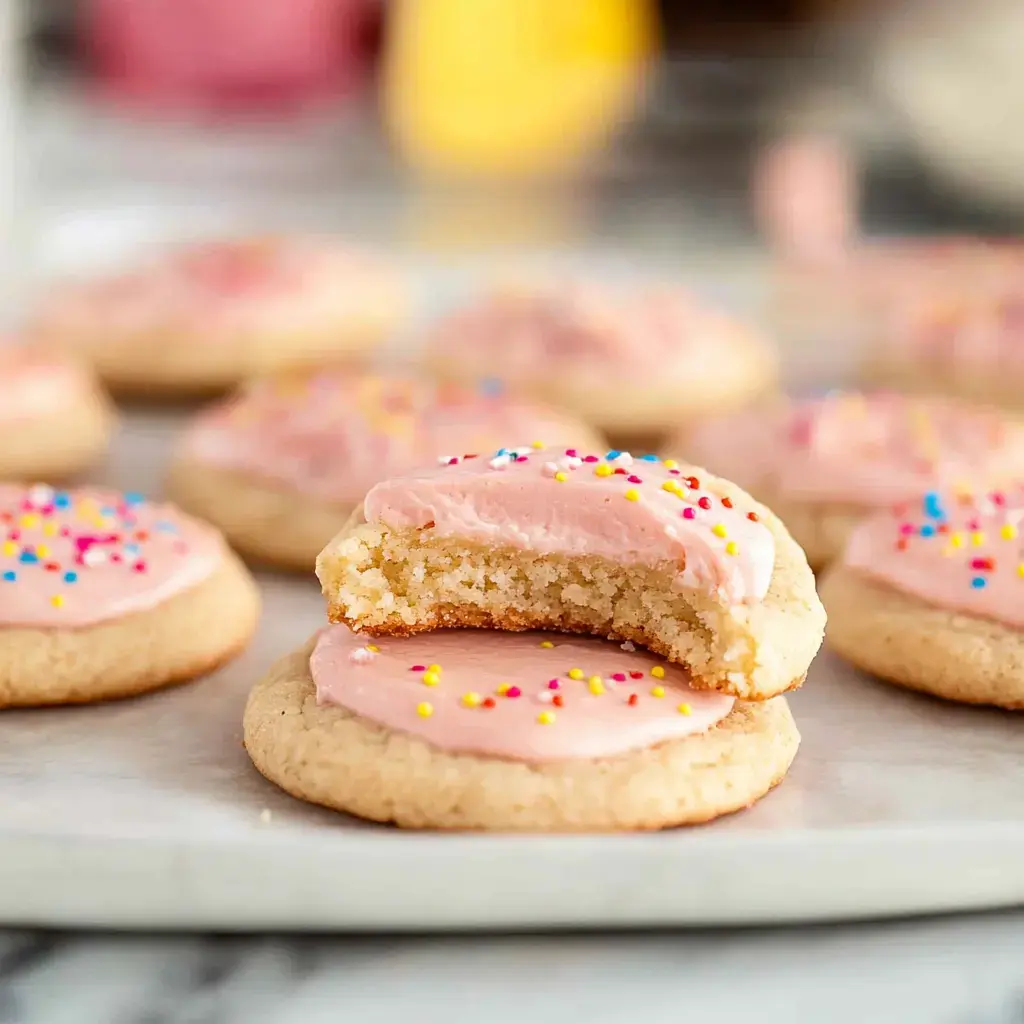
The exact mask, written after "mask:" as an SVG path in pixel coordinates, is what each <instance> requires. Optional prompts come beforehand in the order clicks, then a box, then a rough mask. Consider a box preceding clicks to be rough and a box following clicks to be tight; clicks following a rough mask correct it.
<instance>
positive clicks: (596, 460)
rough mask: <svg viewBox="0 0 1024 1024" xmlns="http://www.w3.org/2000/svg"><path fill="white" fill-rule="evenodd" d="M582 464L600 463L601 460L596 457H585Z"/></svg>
mask: <svg viewBox="0 0 1024 1024" xmlns="http://www.w3.org/2000/svg"><path fill="white" fill-rule="evenodd" d="M583 461H584V462H600V461H601V460H600V459H599V458H598V457H597V456H596V455H586V456H584V458H583Z"/></svg>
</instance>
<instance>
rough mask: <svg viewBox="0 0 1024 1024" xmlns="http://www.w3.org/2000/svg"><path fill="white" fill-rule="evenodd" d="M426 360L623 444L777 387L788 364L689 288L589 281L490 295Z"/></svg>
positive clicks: (433, 342) (433, 344) (453, 321)
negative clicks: (564, 413) (554, 410)
mask: <svg viewBox="0 0 1024 1024" xmlns="http://www.w3.org/2000/svg"><path fill="white" fill-rule="evenodd" d="M427 358H428V360H429V362H430V365H431V366H432V368H433V369H434V370H436V371H437V372H438V373H439V374H441V375H442V376H444V377H447V378H451V379H456V380H469V381H474V380H479V379H481V378H498V379H500V380H502V381H503V382H505V383H506V384H507V385H508V386H509V387H511V388H512V389H513V390H517V391H523V392H524V393H526V394H530V395H533V396H535V397H536V398H539V399H541V400H543V401H545V402H548V403H551V404H552V405H557V406H561V407H562V408H565V409H567V410H569V411H571V412H573V413H575V414H576V415H578V416H580V417H582V418H583V419H584V420H586V421H587V422H588V423H592V424H593V425H594V426H595V427H596V428H597V429H598V430H600V431H601V432H602V433H604V434H606V435H607V436H608V437H610V438H612V440H613V441H614V442H615V443H616V444H619V445H621V446H627V445H630V444H634V442H635V441H636V439H637V438H642V439H643V440H644V443H645V445H649V446H651V447H657V442H658V440H660V439H661V438H663V437H664V436H665V434H666V433H667V432H669V431H670V430H672V429H673V428H675V427H677V426H678V425H679V424H680V423H685V422H690V421H692V420H695V419H697V418H699V417H701V416H703V415H706V414H708V413H710V412H718V411H722V410H726V409H732V408H736V407H739V406H742V405H745V404H746V403H748V402H749V401H751V400H752V399H753V398H755V397H757V396H759V395H762V394H763V393H764V392H766V391H769V390H771V389H772V388H773V387H774V385H775V380H776V369H777V368H776V357H775V354H774V351H773V350H772V348H771V347H770V346H769V345H768V344H767V342H766V341H765V340H764V339H762V338H760V337H759V336H757V335H756V334H755V333H754V331H752V330H751V329H750V328H748V327H746V326H744V325H743V324H741V323H739V322H738V321H734V320H733V319H731V318H730V317H728V316H726V315H725V314H722V313H720V312H717V311H714V310H712V309H709V308H707V307H705V306H703V305H702V304H701V303H699V302H698V301H697V300H696V299H695V298H693V297H692V296H690V295H689V294H687V293H686V292H683V291H680V290H678V289H668V288H662V289H658V290H640V289H629V288H625V287H622V288H618V289H614V288H610V287H606V288H598V287H597V286H589V287H588V286H579V285H577V286H565V287H562V288H559V289H556V288H548V289H541V288H537V289H533V290H520V291H510V292H507V293H501V294H494V295H491V296H487V297H485V298H483V299H481V300H479V301H477V302H475V303H473V304H472V305H470V306H469V307H467V308H465V309H463V310H461V311H458V312H456V313H455V314H453V315H451V316H449V317H447V318H446V319H445V320H443V321H442V322H441V323H440V324H439V325H438V326H437V328H436V330H435V332H434V333H433V335H432V336H431V337H430V338H429V339H428V342H427ZM634 450H640V448H638V447H636V446H635V444H634Z"/></svg>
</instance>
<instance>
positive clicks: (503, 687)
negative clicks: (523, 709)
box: [498, 683, 512, 697]
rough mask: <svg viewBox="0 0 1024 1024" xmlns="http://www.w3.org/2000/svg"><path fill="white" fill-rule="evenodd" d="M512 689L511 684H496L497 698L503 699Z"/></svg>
mask: <svg viewBox="0 0 1024 1024" xmlns="http://www.w3.org/2000/svg"><path fill="white" fill-rule="evenodd" d="M511 689H512V684H511V683H498V696H499V697H504V696H505V694H506V693H508V691H509V690H511Z"/></svg>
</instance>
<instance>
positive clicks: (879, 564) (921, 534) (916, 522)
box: [843, 483, 1024, 628]
mask: <svg viewBox="0 0 1024 1024" xmlns="http://www.w3.org/2000/svg"><path fill="white" fill-rule="evenodd" d="M843 560H844V563H845V564H846V565H848V566H850V567H851V568H852V569H856V570H857V571H858V572H861V573H864V574H865V575H867V576H870V577H871V578H872V579H875V580H879V581H880V582H882V583H886V584H888V585H889V586H891V587H893V588H895V589H897V590H900V591H903V592H904V593H907V594H911V595H913V596H914V597H917V598H919V599H920V600H922V601H925V602H926V603H928V604H931V605H936V606H938V607H941V608H948V609H950V610H951V611H957V612H966V613H967V614H969V615H977V616H979V617H982V618H986V619H994V620H995V621H997V622H1002V623H1004V624H1006V625H1008V626H1013V627H1015V628H1024V485H1022V484H1019V483H1018V484H1014V485H1013V486H1012V487H1008V488H1007V489H1005V490H1002V491H995V492H988V493H980V494H971V493H970V492H967V491H961V492H959V493H957V492H951V491H941V492H932V493H930V494H929V495H927V497H926V498H925V499H924V502H923V507H922V508H921V509H914V510H913V511H910V512H908V511H906V510H905V509H904V510H898V511H896V512H894V513H892V512H891V513H885V514H880V515H877V516H873V517H872V518H870V519H868V520H865V521H864V522H863V523H862V524H861V525H860V526H859V527H858V528H857V529H856V530H855V532H854V533H853V534H852V536H851V537H850V541H849V545H848V547H847V549H846V553H845V555H844V559H843Z"/></svg>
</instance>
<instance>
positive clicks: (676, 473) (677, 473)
mask: <svg viewBox="0 0 1024 1024" xmlns="http://www.w3.org/2000/svg"><path fill="white" fill-rule="evenodd" d="M669 472H670V473H671V474H672V475H673V476H679V470H678V469H670V470H669Z"/></svg>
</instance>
